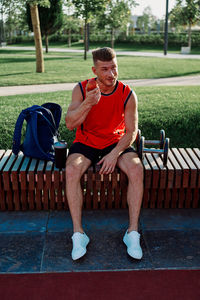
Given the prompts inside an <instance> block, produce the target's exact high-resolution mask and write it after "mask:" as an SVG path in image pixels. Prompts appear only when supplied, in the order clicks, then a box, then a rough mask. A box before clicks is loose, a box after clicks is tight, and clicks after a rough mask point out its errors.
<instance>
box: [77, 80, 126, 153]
mask: <svg viewBox="0 0 200 300" xmlns="http://www.w3.org/2000/svg"><path fill="white" fill-rule="evenodd" d="M87 82H88V80H85V81H82V82H79V85H80V88H81V92H82V95H83V100H84V99H85V88H86V85H87ZM131 94H132V90H131V89H130V87H129V86H128V85H125V84H123V83H122V82H121V81H117V82H116V85H115V88H114V90H113V91H112V93H110V94H103V93H101V98H100V100H99V102H98V104H96V105H94V106H93V107H92V108H91V110H90V111H89V113H88V115H87V117H86V119H85V121H84V122H83V123H82V124H81V125H80V126H79V127H78V128H77V130H76V137H75V140H74V143H75V142H80V143H83V144H85V145H88V146H90V147H94V148H97V149H103V148H105V147H107V146H109V145H112V144H114V143H117V142H118V141H119V140H120V139H121V137H122V136H123V135H124V134H125V123H124V109H125V106H126V103H127V101H128V99H129V97H130V96H131Z"/></svg>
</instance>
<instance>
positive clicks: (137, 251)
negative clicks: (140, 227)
mask: <svg viewBox="0 0 200 300" xmlns="http://www.w3.org/2000/svg"><path fill="white" fill-rule="evenodd" d="M123 242H124V243H125V244H126V246H127V253H128V254H129V255H130V256H131V257H133V258H135V259H141V258H142V248H141V247H140V234H139V233H138V232H137V231H131V232H129V233H128V230H127V231H126V233H125V235H124V237H123Z"/></svg>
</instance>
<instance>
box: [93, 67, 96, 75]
mask: <svg viewBox="0 0 200 300" xmlns="http://www.w3.org/2000/svg"><path fill="white" fill-rule="evenodd" d="M92 72H93V73H94V74H95V75H97V73H96V68H95V66H93V67H92Z"/></svg>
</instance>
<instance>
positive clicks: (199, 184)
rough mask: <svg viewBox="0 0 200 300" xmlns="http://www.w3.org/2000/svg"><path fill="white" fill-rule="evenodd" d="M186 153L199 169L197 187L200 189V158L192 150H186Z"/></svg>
mask: <svg viewBox="0 0 200 300" xmlns="http://www.w3.org/2000/svg"><path fill="white" fill-rule="evenodd" d="M186 151H187V153H188V154H189V156H190V158H191V159H192V161H193V163H194V164H195V166H196V167H197V187H200V158H198V157H197V155H196V154H195V152H194V151H193V150H192V149H190V148H186Z"/></svg>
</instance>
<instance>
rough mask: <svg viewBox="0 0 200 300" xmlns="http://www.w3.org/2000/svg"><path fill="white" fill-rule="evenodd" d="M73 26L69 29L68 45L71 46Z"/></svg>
mask: <svg viewBox="0 0 200 300" xmlns="http://www.w3.org/2000/svg"><path fill="white" fill-rule="evenodd" d="M71 32H72V31H71V28H69V30H68V47H71V45H72V38H71Z"/></svg>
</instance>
